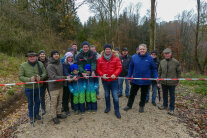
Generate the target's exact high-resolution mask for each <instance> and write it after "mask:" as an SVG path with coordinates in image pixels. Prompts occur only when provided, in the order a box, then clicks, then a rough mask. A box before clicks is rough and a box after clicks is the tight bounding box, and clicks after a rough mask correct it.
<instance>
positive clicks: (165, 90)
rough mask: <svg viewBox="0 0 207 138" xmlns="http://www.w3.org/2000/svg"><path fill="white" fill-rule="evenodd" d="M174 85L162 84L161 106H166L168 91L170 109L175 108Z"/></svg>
mask: <svg viewBox="0 0 207 138" xmlns="http://www.w3.org/2000/svg"><path fill="white" fill-rule="evenodd" d="M175 87H176V86H169V85H164V84H162V91H163V106H165V107H168V93H170V110H173V111H174V109H175Z"/></svg>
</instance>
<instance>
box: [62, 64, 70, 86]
mask: <svg viewBox="0 0 207 138" xmlns="http://www.w3.org/2000/svg"><path fill="white" fill-rule="evenodd" d="M62 65H63V75H64V76H70V73H71V71H70V64H68V63H65V62H63V64H62ZM68 83H69V82H68V81H65V82H64V86H68Z"/></svg>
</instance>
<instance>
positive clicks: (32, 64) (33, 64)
mask: <svg viewBox="0 0 207 138" xmlns="http://www.w3.org/2000/svg"><path fill="white" fill-rule="evenodd" d="M27 62H28V64H29V65H31V66H33V67H34V66H35V65H36V64H37V61H35V62H34V63H32V62H30V61H29V60H28V61H27Z"/></svg>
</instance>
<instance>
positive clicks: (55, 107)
mask: <svg viewBox="0 0 207 138" xmlns="http://www.w3.org/2000/svg"><path fill="white" fill-rule="evenodd" d="M47 73H48V77H49V80H59V79H70V77H69V76H64V75H63V66H62V64H61V63H60V54H59V52H58V51H57V50H53V51H51V57H50V58H49V62H48V66H47ZM49 90H50V92H51V103H52V105H51V114H52V120H53V122H54V123H55V124H59V123H60V121H59V119H64V118H66V117H67V116H66V115H64V114H61V105H62V96H63V82H62V81H59V82H50V83H49Z"/></svg>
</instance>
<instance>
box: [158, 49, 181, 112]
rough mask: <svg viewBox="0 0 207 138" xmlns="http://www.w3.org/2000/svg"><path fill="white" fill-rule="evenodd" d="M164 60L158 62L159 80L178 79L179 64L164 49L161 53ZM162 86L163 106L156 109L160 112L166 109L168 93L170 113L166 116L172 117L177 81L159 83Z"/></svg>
mask: <svg viewBox="0 0 207 138" xmlns="http://www.w3.org/2000/svg"><path fill="white" fill-rule="evenodd" d="M163 54H164V57H165V59H163V60H162V61H161V62H160V66H159V69H158V74H159V77H160V78H180V77H181V67H180V63H179V62H178V61H177V60H176V59H174V58H173V57H172V51H171V49H169V48H166V49H165V50H164V51H163ZM160 83H161V84H162V91H163V105H162V106H161V107H158V108H159V109H160V110H163V109H167V108H168V93H170V111H169V112H168V114H170V115H173V114H174V110H175V88H176V86H177V85H178V83H179V81H175V80H163V81H159V85H158V86H159V87H160Z"/></svg>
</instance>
